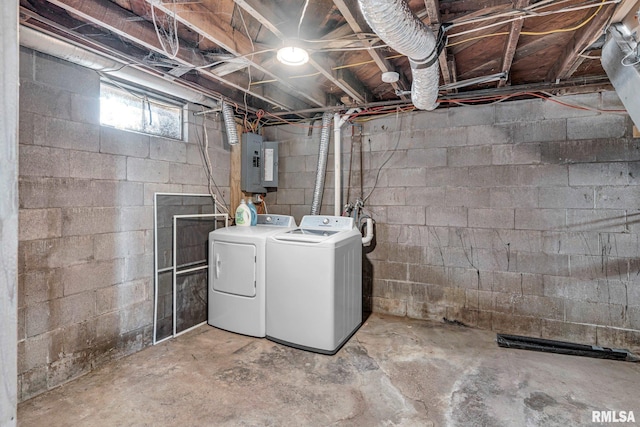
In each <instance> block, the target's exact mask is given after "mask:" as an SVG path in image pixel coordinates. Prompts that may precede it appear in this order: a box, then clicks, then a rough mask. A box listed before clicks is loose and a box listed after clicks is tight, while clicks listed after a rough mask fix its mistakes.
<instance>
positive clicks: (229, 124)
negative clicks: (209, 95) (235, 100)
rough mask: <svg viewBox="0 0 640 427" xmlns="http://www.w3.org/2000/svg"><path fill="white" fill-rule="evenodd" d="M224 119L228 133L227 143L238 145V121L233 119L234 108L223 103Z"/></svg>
mask: <svg viewBox="0 0 640 427" xmlns="http://www.w3.org/2000/svg"><path fill="white" fill-rule="evenodd" d="M222 119H223V120H224V128H225V129H226V131H227V142H228V143H229V145H236V144H237V143H238V128H237V127H236V121H235V118H234V117H233V107H232V106H231V104H229V103H226V102H223V103H222Z"/></svg>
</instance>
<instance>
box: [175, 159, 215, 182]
mask: <svg viewBox="0 0 640 427" xmlns="http://www.w3.org/2000/svg"><path fill="white" fill-rule="evenodd" d="M167 164H168V165H170V168H169V179H170V182H172V183H176V184H199V185H204V184H206V183H207V178H206V172H205V170H204V168H203V167H202V166H196V165H187V164H183V165H176V164H173V163H167Z"/></svg>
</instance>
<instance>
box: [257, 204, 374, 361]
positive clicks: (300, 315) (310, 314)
mask: <svg viewBox="0 0 640 427" xmlns="http://www.w3.org/2000/svg"><path fill="white" fill-rule="evenodd" d="M267 282H268V289H267V338H268V339H270V340H272V341H275V342H278V343H281V344H285V345H289V346H292V347H297V348H301V349H304V350H310V351H314V352H317V353H324V354H335V353H336V352H337V351H338V350H339V349H340V347H342V345H343V344H344V343H345V342H347V341H348V340H349V338H350V337H351V335H353V334H354V333H355V332H356V330H357V329H358V327H359V326H360V324H361V323H362V235H361V234H360V232H359V231H358V230H357V229H356V228H354V221H353V218H349V217H340V216H312V215H308V216H305V217H303V218H302V222H301V223H300V227H299V228H296V229H294V230H289V231H286V232H280V233H278V234H274V235H272V236H271V237H269V239H267Z"/></svg>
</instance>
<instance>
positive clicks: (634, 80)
mask: <svg viewBox="0 0 640 427" xmlns="http://www.w3.org/2000/svg"><path fill="white" fill-rule="evenodd" d="M633 34H635V33H632V32H631V31H630V30H629V29H627V28H626V27H625V26H624V25H623V24H613V25H611V26H610V27H609V30H608V31H607V41H606V42H605V43H604V46H603V47H602V55H601V59H600V61H601V62H602V68H604V71H605V72H606V73H607V77H609V80H610V81H611V84H612V85H613V87H614V89H615V90H616V93H617V94H618V97H619V98H620V101H622V104H623V105H624V107H625V108H626V109H627V112H628V113H629V116H630V117H631V120H633V123H634V124H635V125H636V127H640V57H638V55H637V44H638V43H637V42H636V41H635V39H634V35H633Z"/></svg>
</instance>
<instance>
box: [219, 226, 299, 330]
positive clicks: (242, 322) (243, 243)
mask: <svg viewBox="0 0 640 427" xmlns="http://www.w3.org/2000/svg"><path fill="white" fill-rule="evenodd" d="M295 226H296V222H295V220H294V218H293V217H292V216H288V215H258V225H256V226H255V227H238V226H234V227H227V228H220V229H218V230H214V231H212V232H211V233H209V297H208V298H209V307H208V311H209V312H208V323H209V324H210V325H211V326H215V327H217V328H221V329H225V330H227V331H231V332H236V333H239V334H244V335H251V336H254V337H264V336H265V332H266V328H265V282H266V277H265V248H266V239H267V237H268V236H270V235H272V234H275V233H278V232H281V231H283V230H288V229H292V228H293V227H295Z"/></svg>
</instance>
